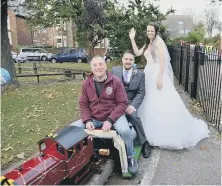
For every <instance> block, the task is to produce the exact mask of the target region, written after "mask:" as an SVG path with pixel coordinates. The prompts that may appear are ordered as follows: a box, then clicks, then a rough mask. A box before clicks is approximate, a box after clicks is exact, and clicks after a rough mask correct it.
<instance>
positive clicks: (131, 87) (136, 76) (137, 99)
mask: <svg viewBox="0 0 222 186" xmlns="http://www.w3.org/2000/svg"><path fill="white" fill-rule="evenodd" d="M112 74H113V75H115V76H117V77H118V78H119V79H120V80H121V81H122V82H123V84H124V86H125V90H126V93H127V96H128V103H129V104H130V105H132V106H133V107H134V108H135V109H136V110H138V108H139V106H140V104H141V103H142V101H143V98H144V96H145V74H144V72H142V71H141V70H138V69H136V68H133V71H132V76H131V79H130V82H129V83H128V84H126V83H125V82H124V81H123V67H122V66H116V67H113V68H112Z"/></svg>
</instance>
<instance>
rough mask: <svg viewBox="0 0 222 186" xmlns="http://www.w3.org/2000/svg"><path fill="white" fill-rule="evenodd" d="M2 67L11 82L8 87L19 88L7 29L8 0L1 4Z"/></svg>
mask: <svg viewBox="0 0 222 186" xmlns="http://www.w3.org/2000/svg"><path fill="white" fill-rule="evenodd" d="M1 16H2V18H1V67H2V68H4V69H6V70H7V71H8V72H9V74H10V76H11V80H10V81H9V82H8V83H7V84H8V85H11V84H13V85H15V86H18V85H19V83H18V81H17V76H16V71H15V66H14V61H13V60H12V54H11V47H10V44H9V38H8V27H7V17H8V3H7V0H2V2H1Z"/></svg>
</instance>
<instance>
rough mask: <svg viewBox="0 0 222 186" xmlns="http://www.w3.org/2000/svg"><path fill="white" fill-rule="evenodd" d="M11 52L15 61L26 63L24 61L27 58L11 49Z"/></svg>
mask: <svg viewBox="0 0 222 186" xmlns="http://www.w3.org/2000/svg"><path fill="white" fill-rule="evenodd" d="M11 53H12V58H13V60H14V63H18V62H20V63H24V62H26V58H24V57H21V56H20V55H18V54H17V53H16V52H13V51H11Z"/></svg>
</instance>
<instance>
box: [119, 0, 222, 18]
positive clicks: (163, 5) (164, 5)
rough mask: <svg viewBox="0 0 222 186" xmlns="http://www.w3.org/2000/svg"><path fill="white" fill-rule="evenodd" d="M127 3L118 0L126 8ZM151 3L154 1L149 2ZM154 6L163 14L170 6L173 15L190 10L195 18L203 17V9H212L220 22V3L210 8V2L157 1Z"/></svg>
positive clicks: (191, 0) (205, 0)
mask: <svg viewBox="0 0 222 186" xmlns="http://www.w3.org/2000/svg"><path fill="white" fill-rule="evenodd" d="M147 1H148V0H147ZM127 2H128V0H119V3H120V4H123V5H125V6H127V4H128V3H127ZM151 2H154V1H152V0H151ZM155 4H156V5H160V11H161V12H163V13H165V12H166V11H167V10H168V9H169V8H170V7H171V6H172V7H173V8H174V9H175V10H176V12H175V15H184V14H185V12H187V11H188V10H192V11H193V12H194V13H195V16H196V17H199V16H201V15H203V14H204V10H205V9H208V8H214V9H215V11H216V13H217V20H218V21H222V19H221V17H222V14H221V12H222V7H221V3H217V4H216V5H214V6H212V4H210V0H159V1H157V2H156V3H155Z"/></svg>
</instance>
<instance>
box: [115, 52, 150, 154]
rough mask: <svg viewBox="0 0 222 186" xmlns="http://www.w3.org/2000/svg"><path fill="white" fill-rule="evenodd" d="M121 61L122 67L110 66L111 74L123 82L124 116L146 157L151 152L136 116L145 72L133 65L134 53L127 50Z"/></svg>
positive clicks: (143, 88) (143, 89) (141, 96)
mask: <svg viewBox="0 0 222 186" xmlns="http://www.w3.org/2000/svg"><path fill="white" fill-rule="evenodd" d="M122 63H123V67H122V66H117V67H113V68H112V74H113V75H115V76H117V77H118V78H119V79H120V80H122V82H123V85H124V87H125V90H126V93H127V97H128V107H127V109H126V116H127V119H128V121H129V122H130V123H131V124H132V125H133V127H134V129H135V130H136V132H137V136H138V138H139V141H140V143H141V145H142V153H143V157H144V158H148V157H149V155H150V153H151V148H150V145H149V143H148V141H147V139H146V136H145V132H144V129H143V124H142V122H141V120H140V118H139V117H138V116H137V110H138V108H139V106H140V104H141V103H142V101H143V98H144V96H145V74H144V72H142V71H140V70H137V69H136V68H134V67H133V64H134V55H133V53H132V52H131V51H129V50H127V51H125V52H124V54H123V57H122Z"/></svg>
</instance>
